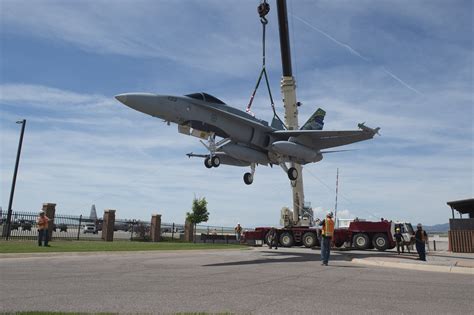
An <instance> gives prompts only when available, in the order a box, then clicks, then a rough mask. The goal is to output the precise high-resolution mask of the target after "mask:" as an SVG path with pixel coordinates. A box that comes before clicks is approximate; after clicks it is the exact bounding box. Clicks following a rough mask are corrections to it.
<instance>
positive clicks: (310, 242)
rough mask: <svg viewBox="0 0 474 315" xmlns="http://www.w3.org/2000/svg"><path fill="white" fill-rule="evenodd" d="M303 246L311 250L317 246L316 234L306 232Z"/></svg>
mask: <svg viewBox="0 0 474 315" xmlns="http://www.w3.org/2000/svg"><path fill="white" fill-rule="evenodd" d="M303 245H304V246H305V247H307V248H311V247H313V246H315V245H316V234H314V233H312V232H306V233H304V234H303Z"/></svg>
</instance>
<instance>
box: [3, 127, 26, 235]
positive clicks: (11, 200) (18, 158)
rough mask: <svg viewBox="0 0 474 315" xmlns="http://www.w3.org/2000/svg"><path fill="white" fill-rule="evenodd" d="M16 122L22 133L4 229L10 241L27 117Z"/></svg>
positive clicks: (4, 233)
mask: <svg viewBox="0 0 474 315" xmlns="http://www.w3.org/2000/svg"><path fill="white" fill-rule="evenodd" d="M16 123H17V124H21V134H20V141H19V143H18V151H17V153H16V163H15V171H14V172H13V181H12V189H11V191H10V201H9V202H8V214H7V222H6V227H7V230H6V231H5V229H4V230H3V236H6V237H7V241H8V238H9V237H10V231H11V222H12V204H13V195H14V194H15V184H16V174H17V173H18V165H19V164H20V155H21V146H22V144H23V134H24V133H25V126H26V119H23V120H19V121H17V122H16Z"/></svg>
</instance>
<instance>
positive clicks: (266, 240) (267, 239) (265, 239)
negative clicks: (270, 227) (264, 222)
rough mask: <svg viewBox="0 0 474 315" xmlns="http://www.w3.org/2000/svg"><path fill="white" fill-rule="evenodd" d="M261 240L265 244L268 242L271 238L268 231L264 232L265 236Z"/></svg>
mask: <svg viewBox="0 0 474 315" xmlns="http://www.w3.org/2000/svg"><path fill="white" fill-rule="evenodd" d="M263 241H264V242H265V244H267V245H268V244H270V242H271V239H270V231H268V232H267V234H265V237H264V238H263Z"/></svg>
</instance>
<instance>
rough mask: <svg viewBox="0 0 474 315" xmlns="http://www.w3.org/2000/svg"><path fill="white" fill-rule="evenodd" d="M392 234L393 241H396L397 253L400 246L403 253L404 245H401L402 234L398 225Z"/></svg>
mask: <svg viewBox="0 0 474 315" xmlns="http://www.w3.org/2000/svg"><path fill="white" fill-rule="evenodd" d="M393 236H395V241H396V242H397V253H398V255H400V247H401V248H402V253H405V248H404V247H405V246H404V245H403V242H404V240H403V235H402V233H401V232H400V228H399V227H397V228H396V229H395V234H394V235H393Z"/></svg>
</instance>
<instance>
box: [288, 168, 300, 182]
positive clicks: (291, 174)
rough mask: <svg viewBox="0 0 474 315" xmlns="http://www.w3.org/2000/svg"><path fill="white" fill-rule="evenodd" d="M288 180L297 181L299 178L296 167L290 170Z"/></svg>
mask: <svg viewBox="0 0 474 315" xmlns="http://www.w3.org/2000/svg"><path fill="white" fill-rule="evenodd" d="M288 178H289V179H290V180H296V179H297V178H298V171H297V170H296V168H294V167H290V169H289V170H288Z"/></svg>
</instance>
